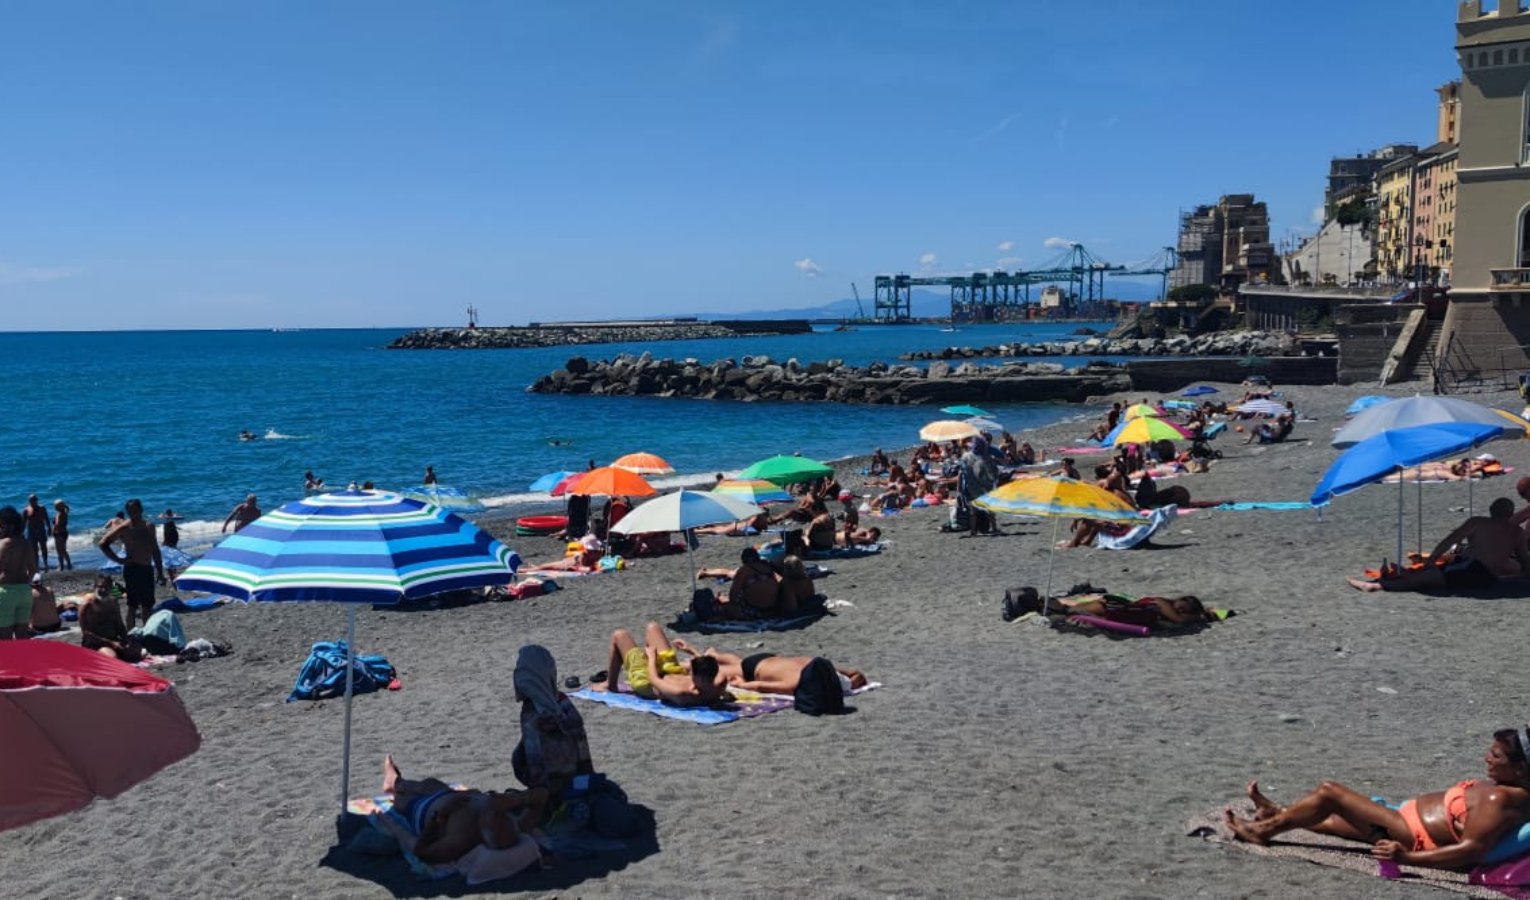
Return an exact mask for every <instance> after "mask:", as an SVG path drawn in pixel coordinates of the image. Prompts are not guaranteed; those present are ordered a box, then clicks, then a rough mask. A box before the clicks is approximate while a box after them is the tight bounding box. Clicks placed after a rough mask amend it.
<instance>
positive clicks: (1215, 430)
mask: <svg viewBox="0 0 1530 900" xmlns="http://www.w3.org/2000/svg"><path fill="white" fill-rule="evenodd" d="M1226 430H1227V423H1226V422H1212V423H1211V424H1210V425H1207V426H1206V430H1205V432H1204V434H1205V435H1206V440H1208V441H1209V440H1213V439H1214V438H1216V436H1217V435H1219V434H1221V433H1222V432H1224V431H1226Z"/></svg>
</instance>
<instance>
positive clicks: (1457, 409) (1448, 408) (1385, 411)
mask: <svg viewBox="0 0 1530 900" xmlns="http://www.w3.org/2000/svg"><path fill="white" fill-rule="evenodd" d="M1447 422H1467V423H1473V424H1478V425H1497V426H1498V427H1500V428H1504V429H1509V433H1508V435H1507V436H1508V437H1519V436H1521V435H1523V434H1524V433H1525V425H1518V427H1517V428H1516V425H1517V424H1518V423H1516V422H1514V421H1513V420H1512V418H1511V417H1505V416H1504V414H1503V412H1502V411H1500V410H1496V409H1490V408H1489V407H1486V406H1483V405H1482V404H1480V403H1473V402H1471V401H1470V400H1460V399H1457V398H1455V397H1421V396H1413V397H1407V398H1404V399H1402V400H1393V401H1392V402H1391V403H1383V404H1380V405H1379V406H1373V407H1371V408H1370V409H1367V410H1364V411H1363V412H1361V413H1360V414H1358V415H1356V416H1355V417H1354V418H1353V419H1350V420H1349V423H1348V424H1347V425H1345V426H1344V427H1343V428H1340V429H1339V431H1338V433H1337V434H1335V435H1334V436H1333V445H1334V446H1335V447H1338V448H1339V449H1340V450H1343V449H1345V448H1347V447H1353V446H1354V445H1355V444H1358V443H1360V442H1361V441H1363V440H1365V439H1366V438H1368V437H1372V436H1374V435H1378V434H1381V433H1382V432H1383V431H1391V430H1393V429H1395V428H1414V427H1417V426H1419V425H1442V424H1445V423H1447ZM1526 424H1530V423H1526Z"/></svg>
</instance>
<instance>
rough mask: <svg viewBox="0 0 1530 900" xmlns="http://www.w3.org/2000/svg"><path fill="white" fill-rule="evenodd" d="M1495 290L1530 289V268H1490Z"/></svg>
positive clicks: (1492, 288)
mask: <svg viewBox="0 0 1530 900" xmlns="http://www.w3.org/2000/svg"><path fill="white" fill-rule="evenodd" d="M1489 271H1490V272H1492V273H1493V286H1492V287H1491V288H1489V290H1494V291H1521V290H1530V269H1490V270H1489Z"/></svg>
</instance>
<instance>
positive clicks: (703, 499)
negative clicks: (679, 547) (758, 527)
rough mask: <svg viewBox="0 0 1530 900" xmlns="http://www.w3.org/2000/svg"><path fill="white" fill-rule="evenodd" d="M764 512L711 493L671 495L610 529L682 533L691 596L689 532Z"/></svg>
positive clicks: (692, 556)
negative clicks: (683, 533) (704, 526)
mask: <svg viewBox="0 0 1530 900" xmlns="http://www.w3.org/2000/svg"><path fill="white" fill-rule="evenodd" d="M762 512H764V510H763V509H760V508H759V507H758V506H755V505H754V504H753V503H749V502H747V501H744V500H739V499H737V498H735V497H729V496H727V495H723V494H717V493H714V492H711V491H685V490H680V491H675V492H674V493H673V494H664V495H662V496H659V497H655V498H654V499H652V500H649V501H648V502H647V503H644V504H642V505H640V506H638V507H637V508H636V509H634V510H633V511H632V512H630V513H628V514H627V515H625V516H623V517H622V520H621V521H620V522H617V523H616V524H615V525H612V526H611V530H612V531H614V532H616V533H617V534H647V533H649V532H653V531H664V532H669V531H682V532H685V533H686V535H685V536H686V540H685V550H686V560H687V562H688V563H689V565H690V570H691V593H692V594H695V593H696V555H695V551H694V550H693V549H692V548H691V545H692V544H693V543H695V542H694V541H693V540H692V535H691V534H690V531H691V529H693V528H700V527H701V526H703V525H721V524H722V523H724V522H737V521H739V520H740V519H752V518H754V517H755V516H757V515H759V514H760V513H762Z"/></svg>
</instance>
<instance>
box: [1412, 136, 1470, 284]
mask: <svg viewBox="0 0 1530 900" xmlns="http://www.w3.org/2000/svg"><path fill="white" fill-rule="evenodd" d="M1458 152H1459V151H1458V150H1457V148H1456V145H1455V144H1446V143H1441V144H1435V145H1434V146H1433V147H1429V148H1428V149H1425V150H1422V151H1420V152H1419V159H1418V165H1417V166H1415V167H1414V168H1413V229H1412V230H1413V251H1412V257H1411V259H1412V271H1411V272H1410V274H1409V278H1410V279H1412V280H1416V281H1420V282H1424V283H1430V284H1447V283H1449V281H1450V260H1451V247H1452V245H1454V244H1455V241H1456V158H1457V156H1458Z"/></svg>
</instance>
